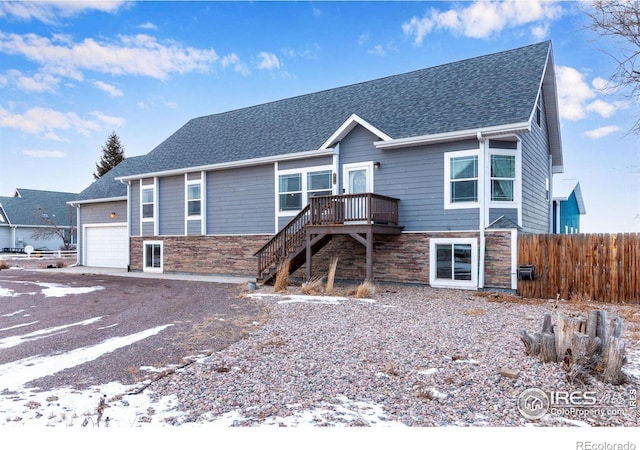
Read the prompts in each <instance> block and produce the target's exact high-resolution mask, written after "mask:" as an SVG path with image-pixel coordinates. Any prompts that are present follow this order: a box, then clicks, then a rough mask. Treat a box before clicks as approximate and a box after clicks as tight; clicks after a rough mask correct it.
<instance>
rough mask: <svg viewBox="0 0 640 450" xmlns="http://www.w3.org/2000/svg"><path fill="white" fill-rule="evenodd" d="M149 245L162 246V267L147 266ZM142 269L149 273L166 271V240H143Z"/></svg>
mask: <svg viewBox="0 0 640 450" xmlns="http://www.w3.org/2000/svg"><path fill="white" fill-rule="evenodd" d="M147 245H159V246H160V267H147ZM142 271H143V272H149V273H162V272H163V271H164V242H163V241H157V240H154V241H142Z"/></svg>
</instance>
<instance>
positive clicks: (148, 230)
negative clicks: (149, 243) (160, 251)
mask: <svg viewBox="0 0 640 450" xmlns="http://www.w3.org/2000/svg"><path fill="white" fill-rule="evenodd" d="M153 235H154V232H153V222H142V236H153Z"/></svg>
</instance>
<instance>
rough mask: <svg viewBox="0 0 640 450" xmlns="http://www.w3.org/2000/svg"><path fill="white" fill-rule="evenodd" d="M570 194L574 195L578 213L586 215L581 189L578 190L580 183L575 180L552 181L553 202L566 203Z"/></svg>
mask: <svg viewBox="0 0 640 450" xmlns="http://www.w3.org/2000/svg"><path fill="white" fill-rule="evenodd" d="M571 194H575V197H576V203H577V204H578V211H580V214H586V213H587V210H586V208H585V206H584V199H583V197H582V189H580V182H579V181H578V180H577V179H576V178H567V179H562V180H561V179H554V180H553V200H554V201H559V202H561V201H567V200H569V198H570V197H571Z"/></svg>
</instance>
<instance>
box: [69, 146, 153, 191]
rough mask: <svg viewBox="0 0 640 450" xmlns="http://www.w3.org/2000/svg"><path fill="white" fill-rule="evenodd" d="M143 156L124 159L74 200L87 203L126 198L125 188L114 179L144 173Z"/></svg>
mask: <svg viewBox="0 0 640 450" xmlns="http://www.w3.org/2000/svg"><path fill="white" fill-rule="evenodd" d="M143 159H144V156H134V157H129V158H126V159H124V160H123V161H122V162H121V163H120V164H118V165H117V166H115V167H114V168H113V169H111V170H110V171H109V172H107V173H105V174H104V175H102V176H101V177H100V178H98V179H97V180H96V181H94V182H93V183H92V184H91V185H89V187H87V188H86V189H85V190H84V191H82V192H80V194H78V197H77V199H76V200H78V201H87V200H97V199H108V198H116V197H126V196H127V186H126V185H125V184H123V183H121V182H120V181H118V180H116V177H125V176H127V175H133V174H136V173H141V172H146V170H145V166H144V163H143Z"/></svg>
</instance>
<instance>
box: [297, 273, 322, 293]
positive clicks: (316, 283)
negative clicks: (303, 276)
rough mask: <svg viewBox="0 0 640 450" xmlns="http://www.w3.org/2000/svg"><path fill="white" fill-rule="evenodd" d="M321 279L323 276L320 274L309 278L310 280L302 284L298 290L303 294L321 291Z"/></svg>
mask: <svg viewBox="0 0 640 450" xmlns="http://www.w3.org/2000/svg"><path fill="white" fill-rule="evenodd" d="M323 279H324V277H323V276H322V275H319V276H315V277H313V278H311V280H309V281H308V282H306V283H304V284H303V285H302V287H301V288H300V292H301V293H303V294H305V295H309V294H317V293H319V292H322V280H323Z"/></svg>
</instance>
